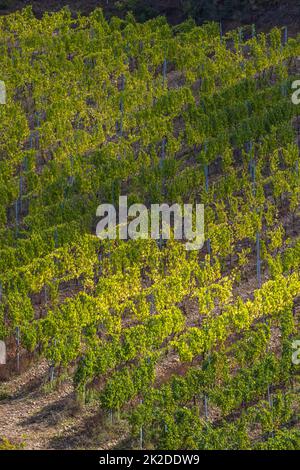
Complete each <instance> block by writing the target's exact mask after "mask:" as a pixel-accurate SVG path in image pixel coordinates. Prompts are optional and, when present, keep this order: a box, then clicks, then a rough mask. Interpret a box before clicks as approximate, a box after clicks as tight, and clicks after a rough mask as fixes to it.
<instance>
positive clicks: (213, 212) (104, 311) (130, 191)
mask: <svg viewBox="0 0 300 470" xmlns="http://www.w3.org/2000/svg"><path fill="white" fill-rule="evenodd" d="M299 56H300V35H299V36H297V37H296V38H294V37H293V38H290V37H289V32H288V30H287V28H283V29H282V28H274V29H272V30H271V31H269V32H268V33H259V34H258V33H257V31H256V27H255V25H249V26H248V27H243V28H242V27H241V28H238V29H237V30H233V31H230V32H226V34H225V33H224V32H223V30H222V24H218V23H213V22H212V23H210V22H209V23H205V24H204V25H202V26H196V25H195V23H194V22H193V21H192V20H187V21H186V22H184V23H182V24H180V25H178V26H170V25H169V24H168V22H167V21H166V20H165V19H164V18H163V17H159V18H156V19H153V20H150V21H147V22H145V23H138V22H136V21H135V19H134V17H133V16H132V15H131V14H128V15H127V17H126V19H125V20H123V19H119V18H115V17H114V18H112V19H111V20H110V21H107V20H105V18H104V16H103V14H102V11H101V10H100V9H96V10H95V11H94V12H93V13H91V14H90V15H89V16H80V15H79V16H78V18H76V19H75V18H74V17H72V15H71V14H70V11H69V10H68V9H67V8H66V9H62V10H61V11H60V12H58V13H53V14H47V13H46V14H44V16H43V17H42V18H41V19H36V18H35V16H34V15H33V13H32V11H31V9H30V8H26V9H24V10H22V11H19V12H16V13H12V14H10V15H7V16H5V17H0V80H2V81H3V82H4V83H5V86H6V95H7V96H6V104H5V105H0V193H1V205H0V266H1V269H0V340H2V341H4V342H5V344H6V348H7V361H6V365H0V441H1V438H2V439H3V442H6V439H8V440H9V441H12V443H13V444H16V445H18V444H20V441H18V439H17V441H16V442H14V440H15V434H11V433H9V432H7V431H6V426H7V421H9V419H10V411H9V410H11V413H13V409H14V400H15V398H16V399H17V400H18V399H19V398H18V396H17V397H14V396H13V395H10V394H9V392H7V390H9V387H10V383H12V382H13V381H15V380H17V379H18V377H22V376H23V375H26V374H28V371H29V370H32V369H33V370H34V369H35V368H39V365H40V364H43V377H42V384H39V385H37V387H39V388H40V389H41V388H43V392H42V394H43V400H44V396H46V397H47V394H48V395H51V394H52V393H53V391H55V393H59V390H60V388H61V387H63V384H64V382H65V381H68V383H69V384H71V385H69V387H70V388H71V390H70V394H71V401H72V406H73V407H78V409H79V410H80V411H79V413H82V414H84V413H87V411H86V410H89V413H90V414H91V413H95V416H97V420H98V423H100V424H101V429H104V430H105V429H109V432H110V437H111V440H113V441H114V444H113V446H112V447H115V448H122V449H124V448H125V449H167V450H176V449H187V450H190V449H198V450H199V449H200V450H216V449H218V450H228V449H239V450H246V449H259V450H263V449H267V450H277V449H279V450H283V449H291V450H296V449H297V450H299V449H300V395H299V391H300V380H299V379H300V374H299V373H300V366H299V365H297V364H296V363H295V361H293V360H292V357H293V353H294V349H293V342H294V341H295V340H297V339H298V340H299V339H300V269H299V265H300V238H299V233H300V173H299V160H300V157H299V148H300V105H295V104H293V102H292V99H291V97H292V93H293V88H292V84H293V82H294V81H295V80H300V61H299ZM121 195H127V196H128V203H129V204H134V203H143V204H145V205H146V206H147V207H149V206H150V204H162V203H168V204H170V205H171V204H173V203H179V204H181V205H183V204H187V203H190V204H196V203H202V204H204V206H205V245H204V247H203V249H201V250H199V251H187V250H186V249H185V245H184V244H183V243H182V242H181V241H178V240H175V239H171V240H169V241H163V240H162V238H161V237H160V238H159V239H157V240H154V239H138V240H120V239H117V240H100V239H99V238H97V236H96V225H97V222H98V219H97V217H96V209H97V207H98V205H99V204H100V203H110V204H114V205H117V203H118V200H119V196H121ZM296 362H297V361H296ZM26 393H28V394H29V391H26V390H25V391H23V394H24V395H25V398H26ZM36 393H37V392H36ZM37 396H38V395H37ZM5 410H6V411H5ZM91 410H92V411H91ZM37 422H38V421H37ZM70 422H71V424H70V426H72V421H71V418H70ZM116 428H122V429H123V430H124V433H123V435H122V436H121V439H119V438H116V436H114V430H115V429H116ZM35 432H37V433H38V430H36V431H35ZM89 433H92V429H89ZM21 434H22V431H20V435H21ZM22 440H24V441H25V447H26V437H24V439H21V441H22ZM54 444H55V440H52V442H51V443H50V444H49V443H47V444H45V445H47V446H49V447H50V448H53V447H55V445H54ZM9 445H10V444H9ZM109 445H110V444H109V443H108V442H101V443H100V441H99V442H97V440H96V441H93V443H92V444H89V446H90V447H92V448H100V447H101V446H102V447H104V448H105V446H109ZM68 446H70V447H71V448H78V447H81V446H82V444H79V443H78V442H77V441H76V440H75V439H73V440H72V441H71V444H70V443H69V444H68ZM0 449H1V443H0Z"/></svg>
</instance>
